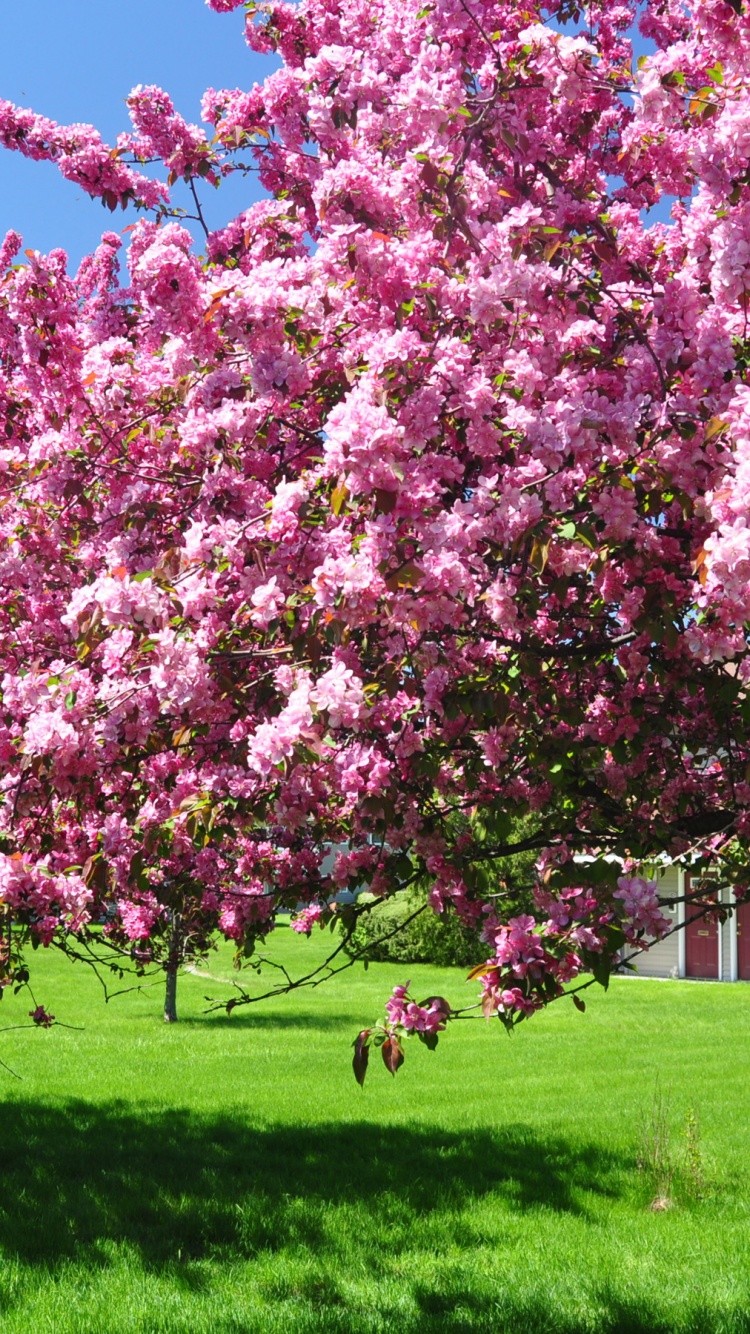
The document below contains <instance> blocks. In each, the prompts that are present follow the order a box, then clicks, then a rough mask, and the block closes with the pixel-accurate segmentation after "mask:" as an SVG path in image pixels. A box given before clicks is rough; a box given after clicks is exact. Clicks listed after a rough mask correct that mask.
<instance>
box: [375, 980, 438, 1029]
mask: <svg viewBox="0 0 750 1334" xmlns="http://www.w3.org/2000/svg"><path fill="white" fill-rule="evenodd" d="M410 986H411V983H410V982H407V983H406V985H405V986H402V987H394V988H393V992H392V994H391V997H390V999H389V1000H387V1001H386V1003H385V1012H386V1014H387V1016H388V1022H389V1023H390V1024H392V1025H394V1027H396V1026H397V1027H399V1028H403V1029H404V1030H405V1031H406V1032H407V1033H442V1032H443V1030H444V1028H445V1025H446V1022H447V1020H448V1018H449V1017H450V1007H449V1006H448V1004H447V1002H446V1001H445V1000H443V998H442V996H432V997H431V998H430V1000H429V1002H425V1003H424V1004H422V1005H418V1004H417V1003H416V1002H415V1001H413V1000H412V999H411V997H410V996H409V987H410Z"/></svg>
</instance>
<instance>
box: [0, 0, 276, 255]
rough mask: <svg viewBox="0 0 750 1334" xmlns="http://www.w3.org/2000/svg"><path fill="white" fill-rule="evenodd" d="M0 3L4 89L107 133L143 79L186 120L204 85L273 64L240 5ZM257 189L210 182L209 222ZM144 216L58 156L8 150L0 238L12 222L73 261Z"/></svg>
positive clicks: (237, 83)
mask: <svg viewBox="0 0 750 1334" xmlns="http://www.w3.org/2000/svg"><path fill="white" fill-rule="evenodd" d="M0 9H1V10H2V27H3V38H2V45H1V46H0V97H2V98H5V99H7V100H8V101H10V102H15V103H17V104H18V105H20V106H27V107H31V108H33V110H34V111H37V112H39V113H40V114H42V115H46V116H49V117H51V118H52V119H53V120H56V121H59V122H61V123H66V124H67V123H70V122H74V121H85V122H88V123H89V124H92V125H95V126H96V128H97V129H98V130H99V131H100V133H101V134H102V136H103V137H104V139H106V140H107V141H108V142H111V141H112V140H114V138H115V136H116V135H117V133H118V132H119V131H120V130H125V129H128V128H129V126H130V122H129V119H128V114H127V107H126V106H125V103H124V99H125V98H126V97H127V95H128V93H129V92H130V90H131V88H133V87H134V86H135V85H136V84H137V83H155V84H159V85H160V87H162V88H164V89H166V91H167V92H168V93H169V94H170V95H171V97H172V99H173V101H174V103H175V106H176V107H177V108H178V110H179V111H180V112H181V113H182V114H183V115H184V116H185V117H186V119H187V120H192V121H195V122H200V98H201V95H202V93H203V91H204V89H206V88H208V87H211V86H213V87H215V88H235V87H240V88H249V87H250V86H251V85H252V84H253V83H255V82H260V81H262V79H263V78H264V77H265V76H266V74H267V73H269V72H270V71H271V69H273V67H274V62H273V61H272V60H271V59H269V58H268V57H262V56H258V55H256V54H255V52H253V51H250V49H249V48H248V47H247V46H246V45H245V41H244V37H243V34H242V29H243V20H244V14H243V10H242V9H239V10H236V11H235V12H234V13H232V14H215V13H214V12H213V11H212V10H209V9H208V8H207V7H206V5H205V4H204V0H119V3H117V2H116V0H57V3H56V4H54V5H50V6H48V7H46V8H45V10H44V11H43V13H41V12H40V11H39V9H38V8H37V7H36V6H32V5H26V4H22V3H19V0H0ZM257 197H258V189H257V186H256V185H255V182H254V180H252V179H249V178H248V179H244V180H240V179H239V178H236V179H234V180H232V181H230V182H227V183H226V184H224V185H222V187H221V189H220V190H219V191H218V192H217V191H214V190H213V189H212V188H211V187H210V186H209V187H206V186H204V187H203V189H202V199H203V201H204V206H205V212H206V215H207V219H208V222H209V225H210V226H219V225H221V224H222V223H223V222H227V221H229V219H230V218H232V217H233V216H234V215H235V214H236V213H238V212H239V211H240V209H242V208H246V207H247V205H248V204H249V203H251V202H252V200H253V199H254V198H257ZM175 202H178V203H180V204H186V203H187V202H188V200H187V199H185V200H183V199H179V200H176V201H175ZM136 216H137V214H136V213H135V212H134V211H132V212H131V211H129V212H128V213H123V212H122V211H121V210H119V209H118V211H117V212H116V213H110V212H109V211H108V210H106V209H104V208H103V207H102V205H101V204H100V203H99V202H98V201H96V200H91V199H89V198H88V196H87V195H84V194H83V191H81V190H79V189H78V188H77V187H76V186H74V185H72V184H70V182H68V181H65V180H63V178H62V177H61V176H60V175H59V173H58V171H57V169H56V168H55V167H54V166H52V164H51V163H46V162H31V161H28V160H27V159H25V158H22V157H21V154H20V153H10V152H8V151H6V150H4V149H0V237H2V236H4V235H5V232H6V231H7V230H8V229H9V228H10V227H13V228H15V230H16V231H19V232H21V234H22V235H23V238H24V246H25V247H28V248H31V249H34V250H42V251H45V250H50V249H52V247H53V246H62V247H63V248H64V249H65V250H67V252H68V255H69V257H70V261H71V264H72V265H73V266H74V267H75V266H76V265H77V264H78V262H79V261H80V259H81V258H82V256H83V255H84V254H86V253H87V252H88V251H90V250H91V249H92V248H93V246H95V245H96V243H97V241H98V239H99V237H100V235H101V233H102V231H105V230H107V229H108V228H111V229H113V230H120V229H121V228H123V227H125V226H126V225H127V224H128V223H129V222H132V221H133V220H134V219H135V217H136Z"/></svg>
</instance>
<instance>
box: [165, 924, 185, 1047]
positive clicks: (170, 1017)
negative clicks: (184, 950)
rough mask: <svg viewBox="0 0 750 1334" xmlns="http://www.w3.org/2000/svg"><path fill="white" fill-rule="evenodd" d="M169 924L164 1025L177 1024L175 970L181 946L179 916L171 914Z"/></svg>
mask: <svg viewBox="0 0 750 1334" xmlns="http://www.w3.org/2000/svg"><path fill="white" fill-rule="evenodd" d="M170 916H171V923H170V930H169V954H168V955H167V968H166V973H167V986H166V992H165V995H164V1023H165V1024H176V1023H177V969H178V968H179V966H180V946H181V944H182V932H181V930H180V926H181V921H180V914H179V913H178V912H173V913H171V914H170Z"/></svg>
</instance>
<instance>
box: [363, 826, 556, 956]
mask: <svg viewBox="0 0 750 1334" xmlns="http://www.w3.org/2000/svg"><path fill="white" fill-rule="evenodd" d="M533 832H534V825H533V823H532V820H531V818H530V817H526V818H525V819H522V820H517V821H516V822H515V824H514V829H513V834H512V837H513V839H514V841H516V842H520V841H521V840H522V839H524V838H527V837H529V835H530V834H532V833H533ZM535 860H536V853H535V852H533V851H532V852H521V853H514V854H513V855H512V856H510V857H503V858H502V859H498V860H497V861H496V862H494V863H493V864H492V865H491V867H490V866H489V865H486V866H484V867H483V868H482V871H481V875H482V879H483V881H484V882H485V883H483V884H482V890H483V891H484V892H485V893H493V892H495V893H498V894H499V895H500V896H501V897H499V899H498V915H499V916H500V917H501V918H503V919H504V920H506V921H507V919H508V918H509V917H514V916H515V915H516V914H517V913H522V912H533V911H534V903H533V895H532V887H533V882H534V875H533V868H534V862H535ZM428 892H429V884H428V883H427V882H425V883H424V884H423V885H420V886H416V885H415V886H414V887H413V888H412V889H410V890H407V891H404V892H403V893H400V894H397V895H395V896H394V897H393V898H390V899H386V900H384V901H383V902H375V903H374V904H373V906H372V907H371V908H370V909H369V911H368V912H365V913H363V914H362V916H361V917H360V918H359V921H358V922H357V926H356V929H355V931H354V933H353V934H352V936H351V937H350V939H349V940H348V941H347V943H346V945H345V946H344V948H345V950H346V953H347V954H349V955H350V956H352V955H357V956H358V957H363V958H364V959H365V960H366V961H367V962H368V963H431V964H434V965H436V966H437V967H439V968H447V967H450V966H451V965H456V966H457V967H460V968H470V967H473V966H474V964H477V963H481V962H482V961H483V960H484V959H486V958H487V954H488V948H487V945H486V943H485V942H483V941H482V940H480V932H481V929H482V925H483V923H482V922H479V923H478V924H477V926H476V927H475V928H472V927H469V926H465V925H464V924H463V922H462V921H461V920H460V918H458V917H457V916H456V914H455V912H454V911H453V909H452V908H451V907H449V906H448V907H446V908H445V909H444V911H443V912H442V913H435V912H433V910H432V908H431V907H430V906H429V904H428V903H427V895H428ZM366 901H367V896H366V895H361V896H360V899H359V902H360V904H362V903H363V902H366ZM370 901H372V900H370Z"/></svg>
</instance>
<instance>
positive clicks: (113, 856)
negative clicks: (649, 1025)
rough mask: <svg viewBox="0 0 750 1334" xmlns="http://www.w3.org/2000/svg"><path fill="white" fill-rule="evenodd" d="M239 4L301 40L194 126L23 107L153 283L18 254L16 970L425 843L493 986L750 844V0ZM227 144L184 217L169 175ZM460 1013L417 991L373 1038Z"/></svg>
mask: <svg viewBox="0 0 750 1334" xmlns="http://www.w3.org/2000/svg"><path fill="white" fill-rule="evenodd" d="M209 3H210V4H211V7H212V8H214V9H216V10H227V9H233V8H236V7H237V3H238V0H209ZM245 8H246V9H247V39H248V41H249V43H250V44H251V45H252V46H253V47H255V48H256V49H260V50H269V49H272V50H274V51H276V52H277V53H278V55H279V57H280V59H281V61H282V64H281V67H280V68H279V69H278V70H277V72H276V73H274V74H272V75H271V76H270V77H269V78H268V79H267V80H266V82H265V83H264V84H263V85H262V86H256V87H254V88H253V89H251V90H250V91H249V92H248V91H242V90H239V89H219V90H215V89H209V90H208V92H207V93H206V95H205V98H204V101H203V117H204V126H203V127H199V126H196V125H192V124H188V123H186V122H185V120H183V118H182V117H181V115H180V114H179V113H178V112H177V111H176V110H175V108H174V107H173V105H172V103H171V101H170V99H169V97H168V95H167V94H166V93H165V92H163V91H162V90H161V89H158V88H155V87H139V88H136V89H135V90H134V91H133V93H132V94H131V95H130V97H129V99H128V105H129V109H130V116H131V120H132V130H131V131H130V132H129V133H126V134H123V135H121V136H120V138H119V139H118V141H117V144H116V146H115V147H114V148H110V147H109V146H108V145H106V144H104V143H103V142H102V141H101V139H100V138H99V136H98V135H97V133H96V132H95V131H94V130H93V129H92V128H91V127H89V126H81V125H75V126H67V127H66V126H60V125H56V124H53V123H52V122H50V121H48V120H45V119H44V118H43V117H42V116H39V115H36V114H34V113H32V112H30V111H27V110H22V109H19V108H17V107H14V106H12V105H10V104H9V103H0V140H2V143H3V144H4V145H5V146H6V147H7V148H9V149H12V150H15V151H19V152H21V153H24V154H26V155H27V156H31V157H34V158H37V159H50V160H52V161H54V162H55V163H57V165H58V166H59V168H60V170H61V171H62V172H63V174H64V175H65V176H66V177H67V178H69V179H70V180H72V181H74V182H76V183H77V184H78V185H79V186H80V187H82V188H83V189H84V190H86V191H88V193H89V194H91V195H92V196H94V197H95V198H99V199H101V200H102V201H103V202H104V204H105V205H106V206H107V207H108V208H109V209H111V210H113V211H114V210H115V209H116V208H117V206H118V205H120V204H122V205H124V204H126V203H129V202H130V203H133V202H134V203H135V204H137V206H138V207H139V208H140V209H141V210H142V213H143V216H142V218H141V220H139V221H138V222H137V224H136V225H135V226H134V227H132V228H130V229H127V230H128V232H129V241H128V245H127V275H126V276H125V278H124V280H122V279H121V276H120V271H119V269H120V261H119V256H120V252H121V247H122V245H123V241H122V237H121V235H120V234H118V233H115V232H106V233H105V234H104V236H103V237H102V241H101V245H100V246H99V248H98V249H97V250H96V252H95V253H94V254H93V255H91V256H90V257H88V258H87V259H85V260H84V262H83V263H82V265H81V267H80V269H79V271H78V273H77V274H76V275H75V276H72V275H71V274H69V273H68V272H67V268H66V257H65V255H64V254H63V253H62V252H60V251H53V252H52V253H51V254H49V255H47V256H43V255H40V254H37V253H28V252H27V253H26V254H25V255H24V254H22V243H21V241H20V239H19V238H18V237H17V236H16V235H15V234H13V233H11V234H9V235H8V236H7V237H6V238H5V242H4V244H3V246H2V250H1V251H0V270H1V271H2V274H3V281H2V286H1V287H0V417H1V419H2V423H3V426H4V441H3V448H2V451H1V452H0V461H1V462H0V466H1V468H2V505H1V506H0V529H1V530H2V539H3V541H2V557H1V558H0V580H1V581H2V599H0V624H1V625H2V637H1V646H0V651H1V652H2V674H3V675H2V700H3V710H2V720H1V722H0V763H1V765H2V769H1V773H2V779H1V781H2V802H3V804H2V810H1V814H0V820H1V828H2V848H3V854H2V857H1V858H0V901H2V903H3V904H4V905H5V922H6V930H5V937H4V938H5V941H6V947H5V959H4V968H5V980H6V981H9V980H11V979H12V978H13V977H14V974H17V970H18V968H19V967H20V966H21V965H20V962H19V955H18V950H19V949H20V947H21V945H22V943H23V940H24V938H25V936H24V933H25V935H26V936H28V935H31V936H32V937H33V938H35V939H36V940H37V941H41V942H42V943H44V944H48V943H50V942H55V943H58V944H60V945H62V946H64V947H65V948H67V949H70V950H71V951H73V952H78V953H86V951H87V950H89V951H93V952H94V953H96V952H97V951H99V950H101V949H103V948H104V945H103V942H105V941H108V942H109V948H111V950H113V951H114V952H115V957H121V958H123V959H125V958H126V957H130V956H132V957H133V958H134V959H135V960H136V962H139V961H140V962H141V963H145V962H147V961H156V962H159V961H161V962H162V963H163V965H164V966H165V967H166V970H167V973H168V974H170V972H171V974H172V976H174V973H175V970H176V967H177V964H178V963H179V961H180V959H181V958H183V957H184V956H185V953H186V951H187V952H189V951H190V950H193V951H198V952H199V951H200V950H201V949H203V948H205V945H206V942H207V941H208V940H209V939H210V938H211V937H212V936H213V935H214V934H215V933H217V932H218V933H223V935H224V936H226V937H229V938H231V939H233V940H234V941H236V942H237V945H238V948H239V950H240V952H241V953H242V952H244V953H246V954H249V953H250V952H251V951H252V948H253V946H254V944H255V942H256V941H257V940H258V939H263V938H265V937H266V936H268V934H269V932H270V931H271V929H272V927H273V924H274V920H275V917H276V915H277V913H278V912H279V910H281V909H284V908H286V909H292V910H293V911H294V912H295V913H296V914H297V917H296V920H295V924H296V925H297V927H298V928H299V929H301V930H306V931H309V930H311V929H312V926H313V924H314V923H315V922H321V923H323V924H326V923H327V922H329V921H330V920H331V919H332V918H334V917H335V916H337V915H338V916H339V917H341V918H342V919H343V921H344V927H345V929H346V928H347V924H348V926H349V927H350V926H351V925H352V923H353V920H354V919H355V918H356V915H357V913H358V912H361V911H366V910H367V909H366V908H364V907H357V906H354V907H352V906H347V907H341V906H340V905H337V903H336V895H337V893H340V892H341V891H342V890H345V889H352V888H355V887H358V886H361V885H363V884H365V883H366V884H367V885H368V886H369V887H370V889H371V890H372V891H373V892H374V893H375V895H381V896H382V895H388V894H392V893H394V892H398V891H399V889H400V888H402V887H404V886H405V885H407V884H410V883H413V882H414V881H415V880H417V879H421V880H422V881H425V882H427V883H428V885H429V900H430V904H431V906H432V908H434V909H435V910H436V911H438V912H443V911H450V912H457V913H458V914H460V915H461V917H462V918H463V919H464V920H466V921H470V922H477V923H482V922H483V923H484V938H485V940H486V942H487V943H486V949H485V950H484V951H483V954H484V957H483V958H482V957H479V958H478V959H477V964H478V969H477V970H476V971H477V975H478V976H481V986H482V991H483V1008H484V1012H485V1013H486V1014H488V1015H492V1014H498V1015H499V1016H500V1017H501V1019H502V1020H503V1022H505V1023H506V1024H508V1025H509V1024H512V1023H514V1022H516V1021H517V1020H518V1019H519V1018H523V1017H524V1016H525V1015H527V1014H529V1013H531V1012H532V1011H534V1010H535V1009H537V1008H538V1007H539V1006H541V1005H544V1004H545V1003H547V1002H548V1001H549V1000H551V999H554V998H555V997H557V996H559V995H560V994H561V993H562V992H563V990H564V989H565V988H566V987H567V986H568V985H569V984H570V983H575V979H577V978H578V977H579V976H580V974H581V973H582V972H584V971H588V972H592V974H593V976H594V977H595V978H597V979H598V980H599V981H602V982H606V980H607V977H608V975H609V971H610V968H611V967H612V966H613V961H614V960H615V958H616V957H617V956H618V952H619V951H620V950H621V947H622V946H623V945H624V944H625V943H626V942H630V943H632V944H633V945H635V946H638V945H639V944H647V943H648V941H649V939H653V938H655V937H658V936H659V935H661V934H663V932H664V931H665V930H666V929H668V923H667V919H666V918H665V917H663V916H662V914H661V911H660V909H659V905H658V901H657V897H656V892H655V886H654V884H653V883H652V882H651V881H650V880H648V879H647V878H645V877H644V876H643V875H642V874H640V873H639V870H640V864H641V863H643V862H644V861H645V860H646V859H648V858H650V857H653V856H655V855H657V854H660V853H663V854H666V855H667V856H669V857H671V858H679V857H683V858H685V857H687V856H688V855H693V854H699V855H700V856H701V857H702V858H703V859H704V863H703V864H704V865H706V866H708V867H709V868H712V867H714V868H717V867H719V866H720V868H721V870H720V874H721V876H722V877H723V878H724V881H725V882H732V883H734V884H736V886H737V888H738V890H739V891H740V892H741V891H742V889H743V887H744V886H745V885H746V883H747V845H748V837H747V836H748V830H749V829H750V783H749V782H748V763H749V762H750V746H749V745H748V729H747V719H748V709H749V708H750V703H749V702H748V699H747V693H746V677H747V675H748V673H749V672H750V666H749V665H748V658H747V636H746V629H747V623H748V619H750V528H749V527H748V523H747V514H748V488H749V487H750V390H748V388H747V386H746V384H745V376H746V369H747V366H748V365H749V364H750V336H749V331H748V309H749V308H750V172H749V171H748V156H749V150H750V90H749V88H748V78H749V76H750V19H748V16H747V15H746V13H745V11H744V8H743V5H742V3H741V0H732V3H725V0H693V3H692V4H684V3H682V0H680V3H677V0H651V3H647V4H646V6H645V8H644V9H643V11H642V12H641V15H640V18H639V19H638V24H639V27H640V31H641V33H642V35H643V37H644V38H645V39H647V40H648V46H649V52H650V53H649V54H647V55H645V56H643V57H641V59H640V60H639V61H638V62H637V66H636V67H635V68H634V67H633V60H632V49H631V37H632V32H633V25H634V23H635V21H636V8H637V6H636V4H635V3H634V2H633V0H622V2H621V3H617V4H612V3H609V4H600V3H596V0H595V2H594V3H592V4H591V5H589V6H588V7H587V9H586V12H585V17H584V15H583V12H582V11H580V10H579V9H578V7H577V6H576V5H575V4H574V3H572V0H561V2H560V3H558V0H549V3H548V4H546V5H539V4H537V3H535V2H534V0H529V3H528V4H527V5H519V4H517V3H515V0H514V2H513V3H511V2H510V0H482V3H479V0H430V2H428V3H422V0H398V3H395V2H394V0H366V3H365V0H347V3H346V4H344V3H343V0H303V3H301V4H300V5H299V6H293V5H287V4H270V5H267V6H266V5H257V6H256V5H255V4H246V6H245ZM237 172H239V173H249V172H256V173H258V174H259V177H260V181H261V183H262V185H263V186H264V188H265V190H266V192H267V198H266V199H264V200H263V201H262V202H261V203H258V204H255V205H253V206H252V207H251V208H249V209H247V210H246V211H245V212H244V213H242V214H241V215H240V216H239V217H237V218H235V219H234V220H233V221H232V222H231V223H230V224H229V225H228V226H226V227H223V228H221V229H219V230H216V231H209V230H208V228H207V227H205V230H206V239H205V253H204V254H199V253H198V247H197V246H196V245H195V244H194V243H193V241H192V239H191V235H190V234H189V232H188V231H187V230H186V229H185V227H184V226H183V225H182V223H181V220H180V217H179V216H178V215H177V211H176V210H175V209H174V208H173V207H172V205H171V204H170V194H169V192H170V188H171V186H172V185H173V184H174V182H175V181H176V180H177V179H178V178H181V177H182V178H184V179H185V180H186V181H187V182H188V183H189V185H190V188H191V189H192V190H193V192H194V197H195V200H196V218H197V219H199V220H200V221H201V222H203V220H204V212H203V208H202V205H201V194H200V192H201V190H204V189H205V187H206V185H214V186H216V185H220V183H221V181H222V180H223V179H224V178H226V177H227V176H228V175H229V174H230V173H237ZM665 195H666V196H673V197H674V203H673V207H672V210H671V218H670V220H669V221H666V222H665V221H654V220H653V217H652V216H651V215H650V212H649V210H651V209H652V208H653V206H654V205H655V204H656V203H657V202H658V201H659V200H660V199H662V198H663V197H664V196H665ZM19 256H20V262H19ZM529 811H531V812H533V813H534V815H535V831H536V832H534V833H532V834H531V835H529V837H528V838H527V839H526V840H524V841H523V846H524V847H525V848H529V847H533V848H536V849H537V850H538V853H539V862H538V868H539V886H538V889H537V909H538V910H537V912H536V913H535V915H534V916H530V915H529V916H523V917H521V918H518V917H517V918H514V919H512V920H511V921H510V922H509V923H506V922H505V921H504V914H503V884H502V881H501V879H500V877H499V876H498V874H497V871H496V869H495V868H496V867H497V865H498V862H499V861H500V860H501V859H502V858H503V857H505V856H507V855H508V854H509V853H511V852H513V851H514V850H517V849H518V846H519V845H518V842H517V841H516V842H515V843H514V839H513V833H512V831H513V828H514V825H515V821H516V820H517V817H520V816H525V815H528V812H529ZM607 853H609V854H611V853H614V854H617V855H618V856H619V857H621V858H622V859H623V861H624V866H623V867H622V868H621V870H622V874H619V878H618V873H617V872H613V870H612V863H611V862H608V861H606V860H605V859H604V854H607ZM577 854H584V856H583V858H582V859H581V858H579V857H577ZM717 874H719V872H718V870H717ZM301 905H302V906H301ZM700 910H701V911H703V910H704V909H703V907H701V909H700ZM102 913H104V914H105V916H106V925H105V926H104V927H103V928H101V929H100V928H97V930H96V931H95V932H93V931H92V929H91V927H90V925H89V924H90V923H91V922H92V919H94V918H100V917H101V914H102ZM11 922H13V923H15V924H17V926H18V928H19V929H18V930H17V931H15V932H13V933H12V932H11ZM118 951H119V955H118V953H117V952H118ZM97 957H98V956H97ZM336 966H337V964H336V963H335V962H331V961H329V964H328V965H327V966H326V967H327V968H328V969H329V970H330V969H332V968H335V967H336ZM324 971H325V970H324ZM320 976H321V972H320V970H318V971H311V973H310V974H309V975H308V977H307V979H286V980H285V979H283V978H282V980H281V982H280V983H279V985H281V986H288V985H298V984H300V982H301V981H305V980H306V981H317V980H319V978H320ZM578 985H580V984H578ZM246 999H249V996H248V995H247V993H245V992H243V991H241V990H240V991H238V994H237V996H236V997H235V998H234V999H233V1001H232V1002H231V1004H237V1003H241V1002H242V1001H243V1000H246ZM452 1013H453V1012H452V1010H451V1007H450V1004H449V1002H448V1001H447V1000H444V999H443V998H429V1000H428V1001H427V1002H426V1003H424V1004H420V1003H418V1002H415V1001H413V1000H412V999H411V998H410V997H409V994H408V991H407V990H406V988H399V989H398V990H397V993H395V994H394V996H393V997H392V998H391V1001H390V1002H389V1003H388V1019H387V1022H386V1023H385V1024H384V1025H383V1026H381V1027H380V1028H379V1029H377V1030H363V1033H362V1034H361V1035H360V1038H359V1040H358V1044H357V1049H356V1055H355V1067H356V1073H357V1074H358V1077H359V1078H362V1077H363V1076H364V1067H365V1063H366V1056H367V1050H368V1047H369V1045H370V1043H371V1042H373V1041H377V1042H379V1043H380V1044H381V1045H382V1050H383V1055H384V1058H385V1061H386V1064H387V1065H388V1067H389V1068H390V1069H392V1070H395V1068H396V1067H397V1066H398V1064H399V1063H400V1060H401V1059H402V1046H401V1039H402V1037H403V1035H404V1033H406V1032H409V1031H415V1032H418V1033H420V1034H421V1035H422V1037H423V1038H424V1039H425V1040H427V1041H428V1042H429V1043H430V1044H434V1041H435V1040H436V1038H437V1034H438V1032H439V1031H440V1030H441V1029H442V1028H443V1027H444V1026H445V1024H446V1022H448V1020H449V1019H450V1017H451V1014H452Z"/></svg>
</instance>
